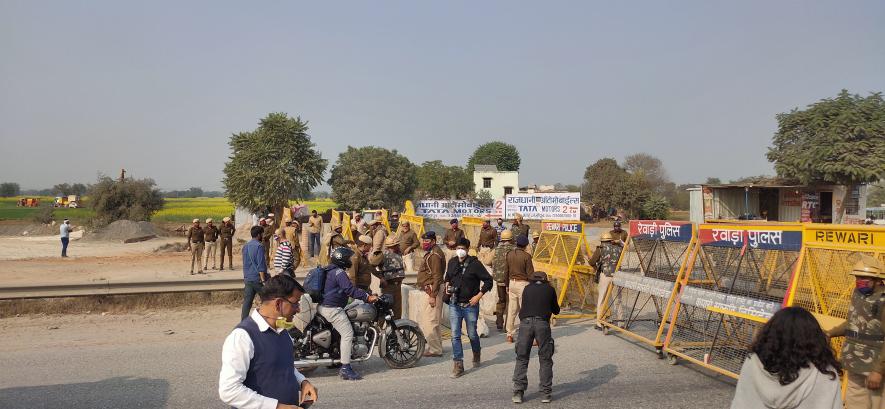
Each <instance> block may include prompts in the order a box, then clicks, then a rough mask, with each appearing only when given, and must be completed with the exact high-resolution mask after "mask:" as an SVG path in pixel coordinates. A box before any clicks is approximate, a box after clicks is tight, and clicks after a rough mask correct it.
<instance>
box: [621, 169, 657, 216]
mask: <svg viewBox="0 0 885 409" xmlns="http://www.w3.org/2000/svg"><path fill="white" fill-rule="evenodd" d="M619 186H620V189H619V192H618V193H619V196H620V201H619V203H618V207H621V208H623V209H624V210H625V211H626V212H627V216H628V217H636V216H640V217H641V216H642V209H643V206H644V205H645V202H646V201H647V200H649V198H650V197H651V196H652V195H653V192H652V191H651V189H650V187H649V185H648V182H647V181H646V180H645V176H644V175H643V174H642V173H641V172H640V173H634V174H630V173H628V174H627V176H626V177H625V178H624V181H623V182H622V183H621V184H620V185H619ZM658 196H659V195H658ZM659 197H660V196H659ZM665 200H666V199H665Z"/></svg>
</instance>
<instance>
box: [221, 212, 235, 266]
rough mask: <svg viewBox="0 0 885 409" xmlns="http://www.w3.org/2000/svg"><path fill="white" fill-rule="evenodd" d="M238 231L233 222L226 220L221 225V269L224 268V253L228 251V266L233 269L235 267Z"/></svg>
mask: <svg viewBox="0 0 885 409" xmlns="http://www.w3.org/2000/svg"><path fill="white" fill-rule="evenodd" d="M236 232H237V229H236V228H234V224H233V223H231V222H225V223H224V224H222V225H221V228H220V229H219V235H220V236H221V255H220V256H221V257H220V258H221V269H222V270H224V255H225V253H227V258H228V263H227V265H228V268H230V269H231V270H233V269H234V233H236Z"/></svg>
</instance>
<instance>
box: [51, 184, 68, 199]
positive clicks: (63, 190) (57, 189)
mask: <svg viewBox="0 0 885 409" xmlns="http://www.w3.org/2000/svg"><path fill="white" fill-rule="evenodd" d="M70 191H71V185H70V184H69V183H59V184H57V185H55V186H53V187H52V194H53V195H56V196H66V195H69V194H73V193H68V192H70Z"/></svg>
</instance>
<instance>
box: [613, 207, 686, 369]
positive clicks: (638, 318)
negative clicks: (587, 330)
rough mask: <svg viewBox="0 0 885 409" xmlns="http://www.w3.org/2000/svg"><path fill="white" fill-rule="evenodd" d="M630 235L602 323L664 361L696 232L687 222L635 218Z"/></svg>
mask: <svg viewBox="0 0 885 409" xmlns="http://www.w3.org/2000/svg"><path fill="white" fill-rule="evenodd" d="M629 233H630V237H629V239H628V240H627V244H626V246H625V247H624V251H623V252H622V254H621V258H620V261H619V262H618V268H617V269H616V271H615V274H614V280H613V281H612V283H611V284H610V285H609V288H608V290H607V292H606V295H605V302H604V304H603V311H602V312H601V314H599V316H600V317H601V319H600V320H599V322H600V323H601V324H602V325H603V326H604V327H605V329H606V331H608V330H609V329H612V330H616V331H618V332H620V333H623V334H625V335H628V336H630V337H632V338H634V339H636V340H639V341H641V342H644V343H646V344H649V345H651V346H653V347H654V348H655V350H656V351H657V352H658V354H659V355H660V356H661V357H663V352H662V347H663V345H664V342H663V340H664V335H665V334H664V331H665V330H666V326H667V324H668V323H669V319H668V317H670V312H671V311H672V305H673V300H674V298H675V296H676V292H677V291H678V288H679V286H678V285H677V283H678V282H679V281H680V278H681V277H682V274H683V272H684V271H685V270H686V265H687V262H688V259H689V255H690V254H691V249H692V248H693V247H694V244H695V234H694V228H693V225H692V224H691V223H690V222H684V221H665V220H664V221H662V220H632V221H630V231H629Z"/></svg>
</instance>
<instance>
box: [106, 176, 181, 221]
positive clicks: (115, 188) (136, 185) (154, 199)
mask: <svg viewBox="0 0 885 409" xmlns="http://www.w3.org/2000/svg"><path fill="white" fill-rule="evenodd" d="M89 196H90V198H91V200H90V201H91V202H92V209H93V210H95V220H96V221H97V223H98V224H99V225H101V224H107V223H111V222H114V221H117V220H133V221H147V220H150V219H151V216H153V214H154V213H156V212H157V211H158V210H160V209H162V208H163V195H162V193H160V189H158V188H157V187H156V183H154V181H153V179H133V178H126V179H124V180H122V181H120V180H119V179H111V178H110V177H107V176H99V178H98V182H97V183H96V184H94V185H92V188H91V189H90V190H89Z"/></svg>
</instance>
